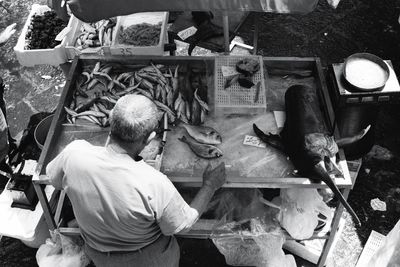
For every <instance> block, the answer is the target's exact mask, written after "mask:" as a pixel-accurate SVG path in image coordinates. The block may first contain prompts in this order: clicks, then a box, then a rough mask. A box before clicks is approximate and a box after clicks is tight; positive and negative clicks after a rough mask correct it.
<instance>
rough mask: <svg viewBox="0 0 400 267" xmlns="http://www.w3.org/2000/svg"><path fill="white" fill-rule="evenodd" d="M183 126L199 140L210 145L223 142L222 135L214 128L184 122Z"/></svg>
mask: <svg viewBox="0 0 400 267" xmlns="http://www.w3.org/2000/svg"><path fill="white" fill-rule="evenodd" d="M182 126H183V128H185V129H186V131H187V133H188V134H189V135H190V136H191V137H193V139H195V140H196V141H197V142H200V143H203V144H209V145H219V144H221V143H222V137H221V135H220V134H219V133H218V132H217V131H216V130H215V129H214V128H211V127H209V126H195V125H190V124H182Z"/></svg>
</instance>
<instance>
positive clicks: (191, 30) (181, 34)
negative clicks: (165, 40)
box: [178, 26, 197, 40]
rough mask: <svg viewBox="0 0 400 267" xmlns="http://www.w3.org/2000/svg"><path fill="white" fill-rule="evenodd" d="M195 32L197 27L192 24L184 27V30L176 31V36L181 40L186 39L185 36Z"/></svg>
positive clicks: (187, 36)
mask: <svg viewBox="0 0 400 267" xmlns="http://www.w3.org/2000/svg"><path fill="white" fill-rule="evenodd" d="M196 32H197V29H196V28H195V27H194V26H191V27H189V28H187V29H184V30H182V31H180V32H178V36H179V38H181V39H182V40H186V39H187V38H189V37H190V36H192V35H193V34H195V33H196Z"/></svg>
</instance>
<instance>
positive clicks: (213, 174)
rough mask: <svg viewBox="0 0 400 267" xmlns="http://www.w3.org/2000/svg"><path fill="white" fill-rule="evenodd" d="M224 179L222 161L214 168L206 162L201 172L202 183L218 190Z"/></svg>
mask: <svg viewBox="0 0 400 267" xmlns="http://www.w3.org/2000/svg"><path fill="white" fill-rule="evenodd" d="M225 181H226V173H225V163H224V162H222V163H221V164H219V165H218V166H217V167H215V168H214V169H212V168H211V165H210V164H208V165H207V167H206V169H205V170H204V173H203V185H208V186H210V187H211V188H212V189H213V190H218V189H219V188H220V187H221V186H222V185H223V184H224V183H225Z"/></svg>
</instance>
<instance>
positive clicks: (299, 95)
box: [253, 85, 368, 224]
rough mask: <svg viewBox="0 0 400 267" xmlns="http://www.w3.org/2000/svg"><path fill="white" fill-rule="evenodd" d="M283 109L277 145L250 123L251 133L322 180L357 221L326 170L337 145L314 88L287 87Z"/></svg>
mask: <svg viewBox="0 0 400 267" xmlns="http://www.w3.org/2000/svg"><path fill="white" fill-rule="evenodd" d="M285 109H286V121H285V125H284V128H283V130H282V132H281V134H280V138H281V142H282V143H281V144H279V136H277V135H272V134H265V133H263V132H262V131H261V130H260V129H258V127H257V126H256V125H253V128H254V132H255V133H256V135H257V136H259V137H260V138H261V139H262V140H263V141H265V142H266V143H268V144H270V145H271V146H273V147H275V148H283V150H284V151H285V152H286V153H287V154H288V156H289V158H290V160H291V161H292V163H293V165H294V166H295V168H296V169H297V170H298V171H299V173H300V174H302V175H304V176H309V177H312V178H313V179H318V180H321V181H323V182H325V183H326V185H327V186H329V188H330V189H331V190H332V191H333V192H334V194H335V195H336V197H337V198H338V199H339V200H340V202H341V203H342V204H343V206H344V207H345V208H346V209H347V210H348V211H349V213H350V214H351V215H352V216H353V218H354V219H355V220H356V221H357V223H358V224H360V220H359V218H358V217H357V215H356V213H355V212H354V210H353V209H352V208H351V207H350V205H349V204H348V203H347V201H346V199H345V198H344V197H343V195H342V194H341V192H340V191H339V189H338V187H337V186H336V184H335V182H334V181H333V180H332V178H331V177H330V175H329V174H328V172H327V169H326V165H325V163H326V162H332V160H331V159H332V158H335V155H336V154H337V152H338V150H339V148H338V145H337V143H336V142H335V140H334V138H333V136H331V135H330V132H329V131H328V128H327V125H326V124H325V119H324V116H323V113H322V109H321V106H320V102H319V100H318V95H317V92H316V90H315V89H314V88H311V87H308V86H304V85H294V86H291V87H290V88H288V90H287V91H286V93H285ZM366 131H368V129H366V130H364V131H363V132H362V133H361V134H359V135H358V136H356V137H353V138H347V139H348V140H346V143H347V144H348V143H349V142H351V141H356V140H359V139H361V138H362V137H363V136H364V135H365V133H366ZM338 143H339V141H338ZM341 143H342V142H341ZM343 143H344V142H343ZM330 160H331V161H330Z"/></svg>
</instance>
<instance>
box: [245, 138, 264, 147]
mask: <svg viewBox="0 0 400 267" xmlns="http://www.w3.org/2000/svg"><path fill="white" fill-rule="evenodd" d="M243 145H246V146H255V147H261V148H266V147H267V144H265V143H264V142H263V141H261V139H260V138H258V137H257V136H252V135H246V136H245V137H244V140H243Z"/></svg>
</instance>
